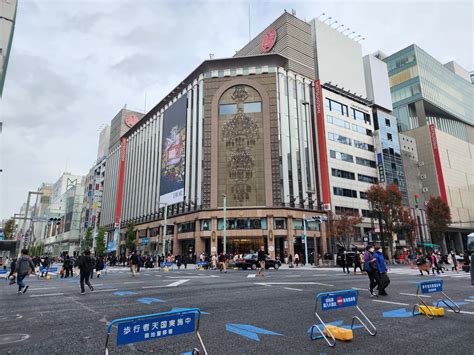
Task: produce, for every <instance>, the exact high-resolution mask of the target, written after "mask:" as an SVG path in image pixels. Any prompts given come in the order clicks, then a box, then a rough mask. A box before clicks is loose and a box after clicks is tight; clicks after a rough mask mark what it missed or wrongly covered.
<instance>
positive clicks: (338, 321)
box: [307, 320, 363, 339]
mask: <svg viewBox="0 0 474 355" xmlns="http://www.w3.org/2000/svg"><path fill="white" fill-rule="evenodd" d="M326 325H334V326H336V327H340V328H344V329H351V326H350V325H349V324H344V321H342V320H336V321H334V322H330V323H326ZM318 326H319V328H320V329H323V327H324V326H323V325H322V324H318ZM312 327H313V326H311V327H309V329H308V331H307V333H308V334H311V328H312ZM358 328H363V326H362V325H360V324H354V327H353V328H352V329H358ZM322 338H323V336H322V335H321V334H318V335H317V336H316V337H315V338H314V339H322Z"/></svg>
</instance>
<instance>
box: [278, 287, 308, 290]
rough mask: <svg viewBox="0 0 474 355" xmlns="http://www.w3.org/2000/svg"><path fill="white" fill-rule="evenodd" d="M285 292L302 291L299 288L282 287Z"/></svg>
mask: <svg viewBox="0 0 474 355" xmlns="http://www.w3.org/2000/svg"><path fill="white" fill-rule="evenodd" d="M283 288H284V289H285V290H290V291H303V290H302V289H299V288H291V287H283Z"/></svg>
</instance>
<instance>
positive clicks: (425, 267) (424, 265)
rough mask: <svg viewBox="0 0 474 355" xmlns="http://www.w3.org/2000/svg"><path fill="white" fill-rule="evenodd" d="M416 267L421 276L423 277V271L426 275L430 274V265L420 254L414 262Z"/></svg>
mask: <svg viewBox="0 0 474 355" xmlns="http://www.w3.org/2000/svg"><path fill="white" fill-rule="evenodd" d="M415 263H416V266H418V271H420V274H421V276H423V271H425V272H426V273H427V274H428V275H429V274H430V263H429V260H427V259H426V258H425V257H424V256H423V254H422V253H420V254H418V257H417V259H416V261H415Z"/></svg>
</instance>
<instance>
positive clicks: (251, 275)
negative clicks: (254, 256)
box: [247, 274, 257, 279]
mask: <svg viewBox="0 0 474 355" xmlns="http://www.w3.org/2000/svg"><path fill="white" fill-rule="evenodd" d="M255 276H257V274H249V275H247V278H248V279H250V278H252V277H255Z"/></svg>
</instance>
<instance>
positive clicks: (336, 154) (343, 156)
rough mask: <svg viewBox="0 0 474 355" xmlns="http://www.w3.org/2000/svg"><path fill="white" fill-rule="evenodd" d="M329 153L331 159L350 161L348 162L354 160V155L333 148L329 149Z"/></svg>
mask: <svg viewBox="0 0 474 355" xmlns="http://www.w3.org/2000/svg"><path fill="white" fill-rule="evenodd" d="M329 155H330V157H331V158H333V159H337V160H342V161H347V162H350V163H353V162H354V157H353V156H352V155H350V154H346V153H341V152H336V151H335V150H330V151H329Z"/></svg>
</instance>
